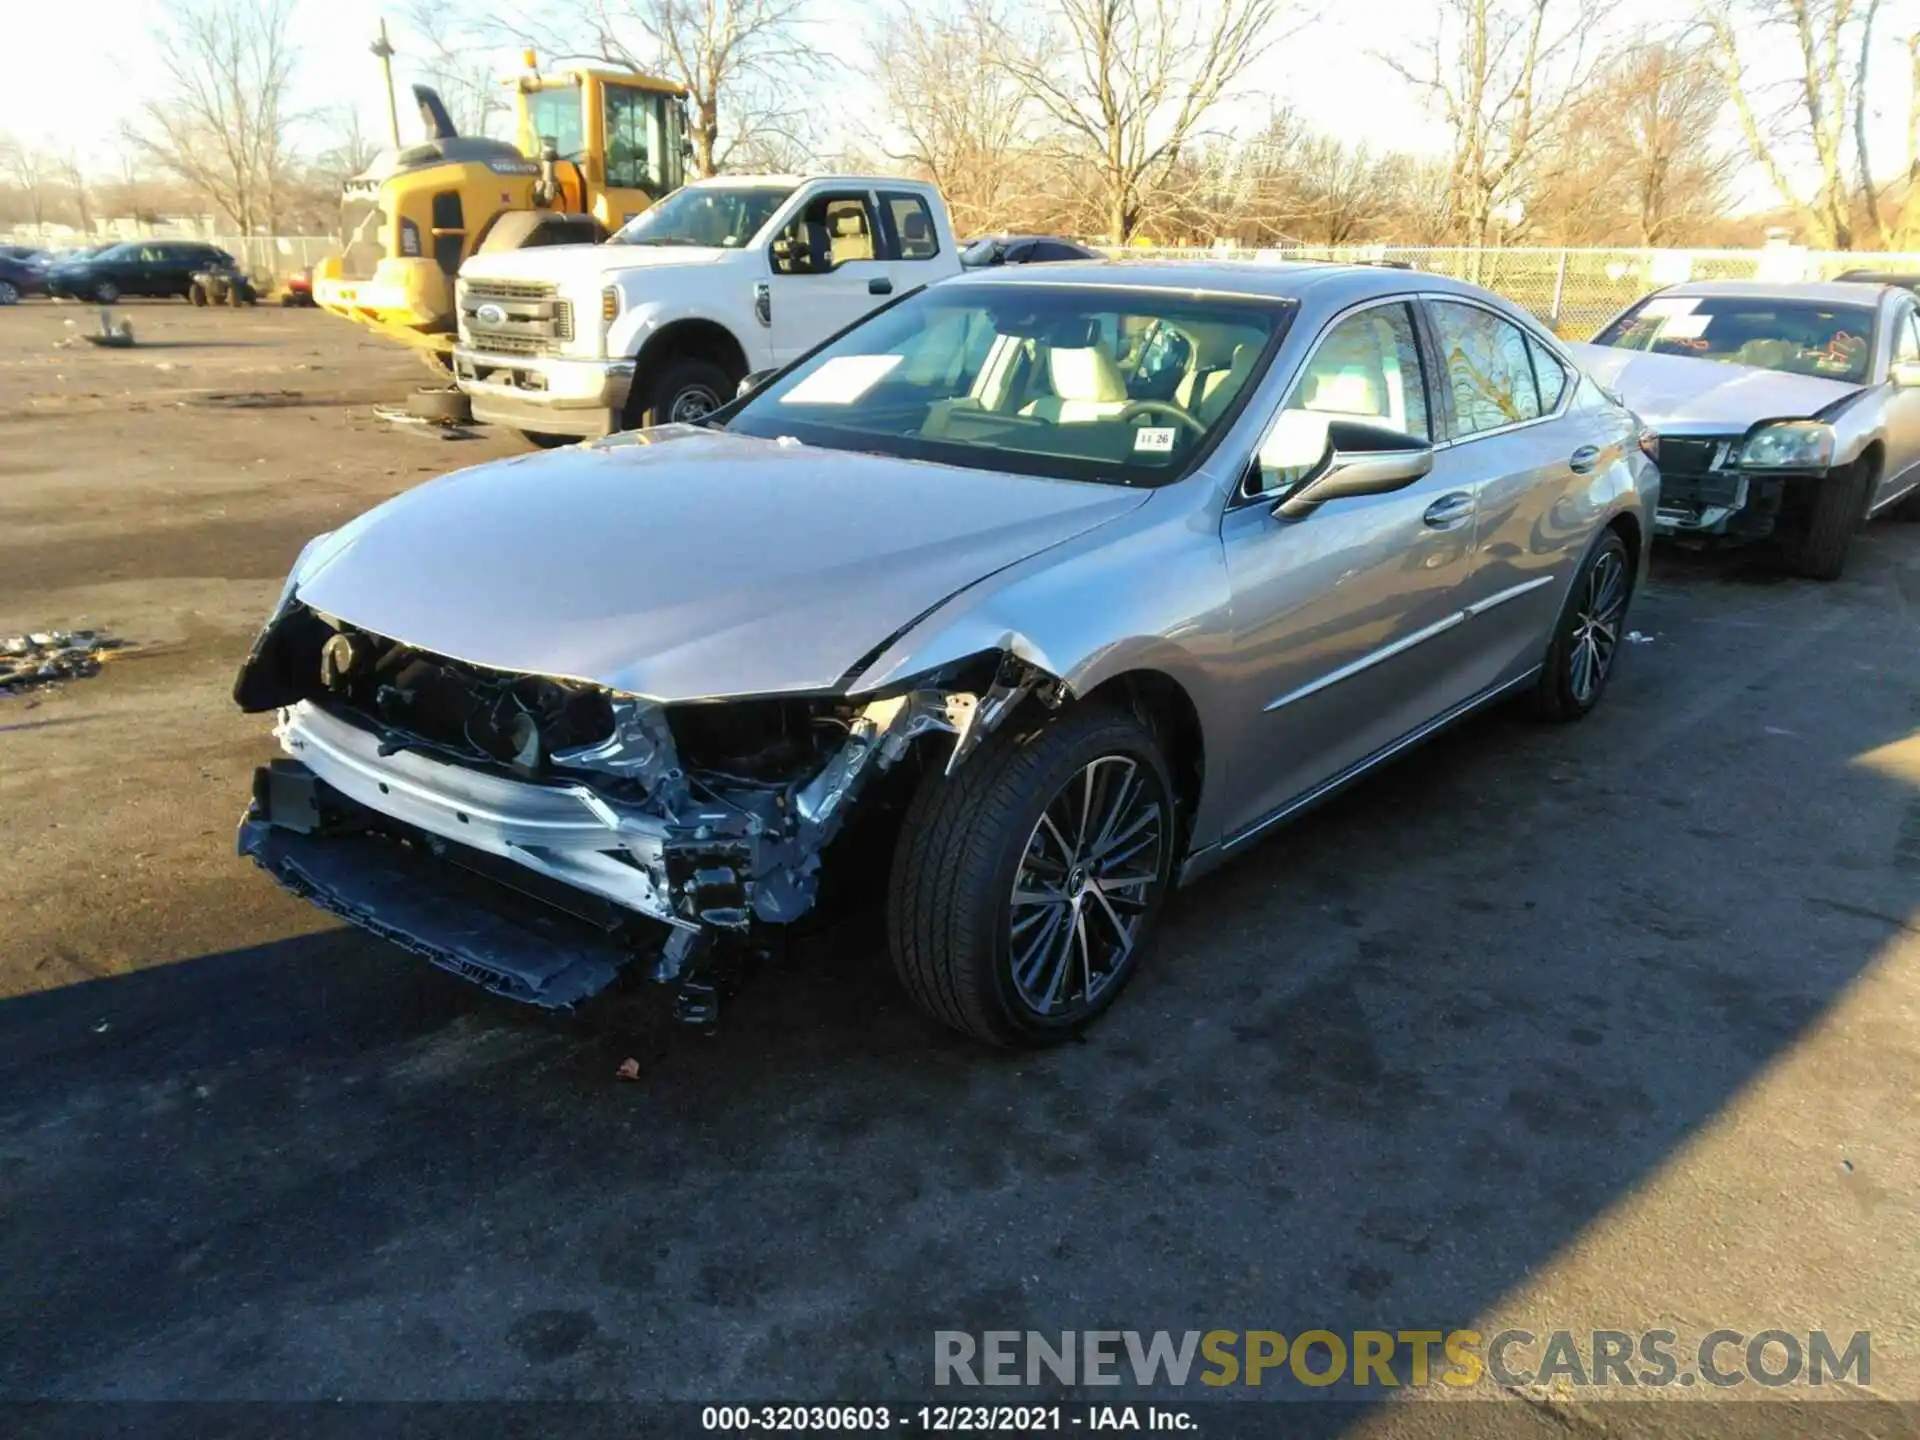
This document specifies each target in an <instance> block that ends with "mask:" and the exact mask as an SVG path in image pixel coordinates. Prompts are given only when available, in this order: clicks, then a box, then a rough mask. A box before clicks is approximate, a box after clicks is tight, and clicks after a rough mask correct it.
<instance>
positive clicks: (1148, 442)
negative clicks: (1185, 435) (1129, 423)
mask: <svg viewBox="0 0 1920 1440" xmlns="http://www.w3.org/2000/svg"><path fill="white" fill-rule="evenodd" d="M1174 433H1175V431H1174V427H1173V426H1171V425H1143V426H1141V427H1140V428H1139V429H1138V430H1136V431H1134V432H1133V448H1134V449H1135V450H1144V451H1146V452H1147V453H1148V454H1149V455H1168V454H1171V453H1172V452H1173V437H1174Z"/></svg>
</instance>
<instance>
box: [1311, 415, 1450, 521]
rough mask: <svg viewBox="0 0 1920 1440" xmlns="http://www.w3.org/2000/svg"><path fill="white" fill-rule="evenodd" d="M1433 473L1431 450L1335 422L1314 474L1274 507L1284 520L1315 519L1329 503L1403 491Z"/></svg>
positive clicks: (1392, 434) (1392, 433) (1379, 429)
mask: <svg viewBox="0 0 1920 1440" xmlns="http://www.w3.org/2000/svg"><path fill="white" fill-rule="evenodd" d="M1432 469H1433V446H1431V445H1429V444H1428V443H1427V442H1426V441H1424V440H1421V439H1418V438H1416V437H1415V436H1412V435H1408V434H1404V433H1403V432H1401V431H1399V430H1389V429H1388V428H1387V427H1386V426H1384V425H1364V424H1361V423H1359V422H1358V421H1353V420H1335V421H1332V422H1331V423H1330V424H1328V426H1327V449H1326V453H1325V455H1323V456H1322V457H1321V461H1320V464H1319V465H1318V467H1316V468H1315V470H1314V472H1313V473H1312V474H1311V475H1309V476H1308V477H1307V479H1306V480H1305V481H1304V482H1303V483H1302V484H1301V485H1300V486H1299V487H1298V488H1296V489H1295V490H1294V491H1293V493H1292V494H1290V495H1288V496H1287V497H1286V498H1285V499H1283V500H1281V501H1280V503H1279V504H1277V505H1275V506H1274V507H1273V513H1274V514H1275V515H1276V516H1278V517H1280V518H1281V519H1285V520H1300V519H1304V518H1305V517H1306V516H1308V515H1311V514H1312V513H1313V512H1314V511H1315V510H1317V509H1319V508H1320V506H1322V505H1324V504H1326V503H1327V501H1329V500H1344V499H1346V498H1347V497H1348V496H1352V495H1385V494H1387V493H1389V492H1390V491H1394V490H1400V489H1404V488H1405V487H1406V486H1408V485H1411V484H1412V483H1413V482H1414V481H1416V480H1418V479H1420V478H1421V477H1422V476H1424V475H1425V474H1427V472H1428V471H1430V470H1432Z"/></svg>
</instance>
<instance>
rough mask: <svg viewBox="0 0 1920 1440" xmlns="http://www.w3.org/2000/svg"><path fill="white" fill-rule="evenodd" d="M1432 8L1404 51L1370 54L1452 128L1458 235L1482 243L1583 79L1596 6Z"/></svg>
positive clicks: (1464, 3)
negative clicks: (1426, 26) (1429, 20)
mask: <svg viewBox="0 0 1920 1440" xmlns="http://www.w3.org/2000/svg"><path fill="white" fill-rule="evenodd" d="M1432 14H1433V27H1432V29H1431V30H1430V31H1429V32H1428V33H1427V34H1426V35H1425V36H1424V37H1423V38H1422V39H1420V40H1419V41H1417V42H1416V43H1415V44H1414V46H1413V47H1412V49H1411V50H1410V51H1409V52H1407V53H1405V54H1399V55H1395V54H1382V55H1381V57H1380V58H1381V59H1382V60H1384V61H1385V62H1386V63H1387V64H1388V65H1390V66H1391V67H1392V68H1393V69H1394V70H1395V71H1397V72H1398V73H1399V74H1400V75H1401V77H1402V78H1404V79H1405V80H1406V81H1407V82H1408V83H1409V84H1411V85H1413V86H1415V87H1417V88H1418V89H1419V90H1421V91H1423V92H1425V94H1426V95H1427V97H1428V98H1429V100H1430V101H1431V102H1432V103H1433V104H1434V105H1435V107H1436V108H1437V109H1438V110H1439V112H1440V115H1441V117H1442V119H1443V120H1444V121H1445V123H1446V126H1447V128H1448V130H1449V131H1450V132H1451V133H1452V136H1453V157H1452V163H1451V166H1450V176H1451V181H1452V186H1453V192H1454V207H1455V216H1456V222H1457V226H1458V229H1459V232H1460V237H1461V238H1462V239H1463V240H1465V241H1466V242H1467V243H1468V244H1469V245H1476V246H1477V245H1484V244H1486V243H1487V238H1488V235H1489V233H1490V231H1491V229H1492V225H1493V219H1494V216H1495V214H1496V213H1497V212H1498V211H1499V210H1501V209H1502V208H1503V207H1505V206H1507V205H1510V204H1512V203H1513V202H1515V201H1516V200H1518V199H1519V198H1520V197H1521V195H1522V194H1523V193H1524V189H1525V185H1526V182H1527V180H1528V171H1529V167H1530V166H1531V165H1532V163H1533V162H1534V161H1535V160H1536V158H1537V157H1538V156H1539V154H1540V153H1541V151H1542V150H1543V149H1544V148H1545V146H1546V144H1547V142H1548V141H1549V139H1550V138H1551V137H1552V135H1553V134H1554V132H1555V131H1556V129H1557V127H1558V126H1559V124H1560V122H1561V121H1562V120H1563V119H1564V117H1565V115H1566V113H1567V109H1568V105H1569V103H1570V101H1571V98H1572V97H1573V96H1574V95H1576V94H1578V93H1579V91H1580V89H1581V87H1582V86H1583V85H1584V84H1585V82H1586V79H1587V76H1588V74H1589V72H1590V70H1591V67H1592V55H1591V53H1590V52H1591V49H1592V44H1591V42H1592V39H1593V36H1594V33H1595V31H1596V30H1597V28H1598V26H1599V24H1600V21H1601V18H1602V16H1603V14H1604V12H1603V11H1601V10H1600V9H1599V8H1598V7H1595V6H1589V5H1586V4H1584V3H1582V0H1438V3H1437V4H1436V5H1435V6H1434V8H1433V12H1432Z"/></svg>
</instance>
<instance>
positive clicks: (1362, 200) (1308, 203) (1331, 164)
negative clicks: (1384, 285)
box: [1299, 135, 1383, 245]
mask: <svg viewBox="0 0 1920 1440" xmlns="http://www.w3.org/2000/svg"><path fill="white" fill-rule="evenodd" d="M1379 169H1380V166H1379V162H1378V161H1376V160H1375V159H1374V157H1373V156H1372V155H1371V154H1370V153H1369V152H1368V150H1367V147H1366V146H1364V145H1348V144H1347V143H1346V142H1345V141H1344V140H1341V139H1340V138H1338V137H1337V136H1333V135H1317V136H1315V137H1313V138H1312V139H1311V140H1309V141H1308V142H1307V143H1306V144H1305V145H1304V146H1302V147H1301V151H1300V182H1299V183H1300V212H1299V213H1300V229H1301V232H1302V233H1303V234H1305V235H1310V236H1312V237H1313V238H1314V239H1317V240H1319V241H1320V242H1321V243H1322V244H1326V245H1345V244H1347V243H1348V242H1350V241H1352V240H1354V239H1355V238H1356V237H1357V236H1358V235H1359V234H1360V233H1361V231H1363V230H1364V229H1366V228H1367V227H1368V226H1369V225H1371V224H1372V223H1373V222H1374V221H1375V220H1376V219H1377V218H1378V217H1379V215H1380V211H1381V208H1382V199H1383V196H1382V191H1381V186H1380V183H1379Z"/></svg>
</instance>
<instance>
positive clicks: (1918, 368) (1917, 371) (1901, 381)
mask: <svg viewBox="0 0 1920 1440" xmlns="http://www.w3.org/2000/svg"><path fill="white" fill-rule="evenodd" d="M1891 379H1892V380H1893V383H1894V384H1895V385H1897V386H1899V387H1900V388H1901V389H1902V390H1910V389H1912V388H1913V387H1914V386H1916V385H1920V360H1896V361H1894V362H1893V370H1892V374H1891Z"/></svg>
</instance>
